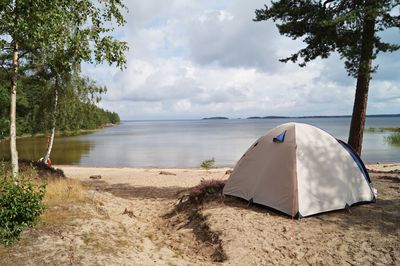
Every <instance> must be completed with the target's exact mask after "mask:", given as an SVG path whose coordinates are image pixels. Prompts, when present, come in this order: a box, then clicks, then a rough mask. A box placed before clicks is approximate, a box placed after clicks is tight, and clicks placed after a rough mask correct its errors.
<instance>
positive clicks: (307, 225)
mask: <svg viewBox="0 0 400 266" xmlns="http://www.w3.org/2000/svg"><path fill="white" fill-rule="evenodd" d="M59 167H60V168H61V169H63V170H64V172H65V174H66V175H67V176H68V177H69V178H75V179H79V180H81V181H83V182H85V184H86V185H87V186H88V189H89V192H88V198H89V200H87V201H85V202H83V203H80V204H74V205H73V206H63V207H62V208H66V209H67V211H68V212H66V213H68V216H66V217H65V218H63V219H64V221H62V223H60V225H59V227H55V226H52V225H50V224H49V225H48V226H47V227H45V228H44V227H43V226H42V227H40V226H39V227H38V228H39V229H30V230H27V231H26V232H24V234H23V236H22V239H21V241H20V242H19V243H17V244H16V245H14V246H12V247H10V248H8V249H7V250H3V252H2V250H0V255H1V257H0V264H2V265H3V264H10V263H13V264H14V265H43V264H51V265H53V264H59V265H64V264H70V265H290V264H294V265H304V264H305V265H399V264H400V260H399V259H400V177H399V176H400V173H399V172H398V171H400V164H390V165H388V164H386V165H384V164H379V165H369V166H368V168H369V169H372V170H373V172H374V173H373V174H372V181H373V184H374V186H375V187H376V188H377V189H378V192H379V198H378V200H377V202H376V203H373V204H366V205H361V206H356V207H353V208H351V212H348V211H346V210H342V211H335V212H330V213H326V214H321V215H316V216H313V217H309V218H304V219H302V220H294V221H292V220H291V219H290V217H287V216H283V215H281V214H278V213H276V212H273V211H271V210H268V209H266V208H262V207H258V206H248V204H247V203H246V202H244V201H241V200H238V199H235V198H231V197H227V198H224V199H221V200H217V201H212V202H208V203H205V204H204V205H202V206H201V207H199V208H198V209H196V210H194V211H193V212H189V213H186V214H180V213H177V212H176V211H175V209H174V208H175V206H176V203H177V201H178V199H179V198H180V197H181V196H182V195H184V194H185V193H187V191H188V188H190V187H193V186H195V185H197V184H198V183H199V182H200V181H201V180H202V179H206V180H207V179H226V178H227V177H228V175H226V174H225V172H226V170H228V168H223V169H212V170H209V171H206V170H202V169H145V168H143V169H138V168H99V167H77V166H59ZM160 171H166V172H168V173H170V174H168V175H164V174H160ZM171 173H172V174H173V175H171ZM91 175H101V177H102V178H101V179H100V180H92V179H90V178H89V176H91ZM60 208H61V207H60ZM53 211H57V210H53ZM193 213H196V215H197V216H196V217H197V218H196V217H194V215H193ZM189 216H192V217H189ZM193 217H194V218H193ZM46 228H47V229H46ZM206 231H207V232H206ZM207 234H208V235H210V234H211V236H213V234H215V237H216V238H218V241H219V243H220V246H221V247H222V249H223V252H224V254H225V255H226V260H224V261H223V262H217V261H215V257H213V256H212V254H213V250H214V249H217V248H218V246H217V245H216V244H215V243H214V242H213V241H210V239H209V238H207V237H206V235H207Z"/></svg>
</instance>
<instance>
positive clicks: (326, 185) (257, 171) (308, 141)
mask: <svg viewBox="0 0 400 266" xmlns="http://www.w3.org/2000/svg"><path fill="white" fill-rule="evenodd" d="M223 193H224V194H225V195H231V196H236V197H240V198H243V199H245V200H248V201H250V202H254V203H258V204H261V205H265V206H268V207H271V208H273V209H276V210H278V211H281V212H283V213H286V214H288V215H290V216H292V217H299V218H300V217H305V216H309V215H313V214H317V213H321V212H326V211H331V210H337V209H343V208H345V207H347V206H351V205H353V204H355V203H358V202H371V201H374V200H375V196H374V193H373V191H372V186H371V182H370V179H369V176H368V173H367V171H366V169H365V166H364V164H363V163H362V161H361V159H360V158H359V157H358V156H357V155H356V154H354V153H353V151H352V150H351V149H350V147H348V146H347V144H345V143H343V142H339V141H338V140H336V139H335V138H334V137H333V136H331V135H330V134H328V133H327V132H325V131H323V130H321V129H319V128H317V127H314V126H311V125H307V124H302V123H286V124H283V125H280V126H277V127H275V128H274V129H272V130H270V131H269V132H268V133H267V134H266V135H265V136H262V137H261V138H259V139H258V140H257V141H256V142H255V143H254V144H253V145H252V146H251V147H250V148H249V149H248V150H247V151H246V153H245V154H244V155H243V156H242V158H241V159H240V160H239V161H238V163H237V164H236V166H235V168H234V169H233V171H232V174H231V175H230V177H229V179H228V181H227V183H226V185H225V187H224V190H223Z"/></svg>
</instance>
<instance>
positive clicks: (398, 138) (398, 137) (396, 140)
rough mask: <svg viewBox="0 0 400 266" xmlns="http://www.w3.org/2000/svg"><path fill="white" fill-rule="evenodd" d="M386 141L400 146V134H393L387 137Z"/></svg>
mask: <svg viewBox="0 0 400 266" xmlns="http://www.w3.org/2000/svg"><path fill="white" fill-rule="evenodd" d="M386 141H387V142H389V143H390V144H392V145H397V146H400V133H393V134H391V135H390V136H388V137H386Z"/></svg>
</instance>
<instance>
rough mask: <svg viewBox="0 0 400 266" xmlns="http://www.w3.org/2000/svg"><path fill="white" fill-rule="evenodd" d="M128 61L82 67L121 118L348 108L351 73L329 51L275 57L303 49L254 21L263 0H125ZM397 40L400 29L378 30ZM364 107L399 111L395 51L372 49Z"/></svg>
mask: <svg viewBox="0 0 400 266" xmlns="http://www.w3.org/2000/svg"><path fill="white" fill-rule="evenodd" d="M125 2H126V5H127V7H128V9H129V12H128V13H127V14H126V20H127V23H126V25H125V26H124V27H122V28H119V29H117V30H116V32H115V33H114V34H115V36H116V37H117V38H118V39H120V40H124V41H127V42H128V45H129V48H130V49H129V52H127V53H126V58H127V68H126V69H124V70H123V71H120V70H119V69H117V68H116V67H115V66H108V65H84V66H83V69H82V70H83V73H84V74H85V75H87V76H89V77H91V78H92V79H94V80H95V81H97V83H98V84H99V85H101V86H106V87H107V89H108V92H107V94H106V95H104V96H103V100H102V102H101V104H100V106H101V107H103V108H105V109H108V110H111V111H114V112H117V113H118V114H119V115H120V117H121V119H123V120H146V119H198V118H203V117H211V116H226V117H229V118H239V117H240V118H246V117H248V116H268V115H285V116H303V115H349V114H351V113H352V108H353V102H354V93H355V79H354V78H351V77H348V76H347V73H346V71H345V69H344V63H343V61H341V60H340V58H339V56H338V55H337V54H333V55H331V57H329V58H328V59H324V60H320V59H318V60H315V61H313V62H311V63H309V64H308V65H307V67H305V68H300V67H299V66H298V65H297V64H294V63H286V64H285V63H281V62H279V61H278V59H279V58H284V57H287V56H289V55H290V54H291V53H294V52H296V51H297V50H298V49H299V48H301V47H304V44H303V43H301V42H300V41H293V40H291V39H290V38H287V37H284V36H281V35H280V34H279V33H278V30H277V29H276V26H275V25H274V24H273V22H272V21H268V22H254V21H253V19H254V17H255V15H254V11H255V9H257V8H258V9H260V8H262V7H263V6H264V4H266V3H267V2H266V1H265V0H252V1H243V0H229V1H228V0H219V1H215V0H201V1H200V0H197V1H194V0H191V1H189V0H163V1H159V0H157V1H156V0H146V1H143V0H129V1H125ZM382 38H383V40H391V41H392V42H397V43H400V31H399V30H398V29H396V30H390V31H386V32H384V33H383V34H382ZM374 64H375V65H379V68H378V72H377V73H376V74H374V76H373V80H372V81H371V84H370V91H369V101H368V109H367V114H387V113H400V53H399V52H397V53H388V54H380V55H379V56H378V58H377V60H376V61H375V62H374Z"/></svg>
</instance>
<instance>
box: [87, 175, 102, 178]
mask: <svg viewBox="0 0 400 266" xmlns="http://www.w3.org/2000/svg"><path fill="white" fill-rule="evenodd" d="M89 178H90V179H101V175H91V176H90V177H89Z"/></svg>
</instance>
